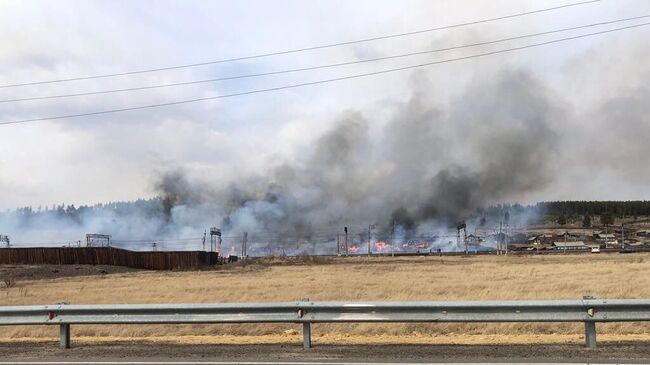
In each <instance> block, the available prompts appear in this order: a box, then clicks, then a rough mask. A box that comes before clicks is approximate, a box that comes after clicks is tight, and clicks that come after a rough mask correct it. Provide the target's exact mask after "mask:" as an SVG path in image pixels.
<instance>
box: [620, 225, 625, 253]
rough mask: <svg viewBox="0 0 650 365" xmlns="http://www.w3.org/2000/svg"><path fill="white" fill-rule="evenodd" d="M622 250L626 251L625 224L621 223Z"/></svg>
mask: <svg viewBox="0 0 650 365" xmlns="http://www.w3.org/2000/svg"><path fill="white" fill-rule="evenodd" d="M621 250H625V224H624V223H623V222H621Z"/></svg>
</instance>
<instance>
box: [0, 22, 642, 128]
mask: <svg viewBox="0 0 650 365" xmlns="http://www.w3.org/2000/svg"><path fill="white" fill-rule="evenodd" d="M647 25H650V23H641V24H635V25H629V26H626V27H621V28H614V29H608V30H604V31H599V32H593V33H587V34H582V35H578V36H572V37H565V38H559V39H555V40H551V41H546V42H540V43H533V44H529V45H525V46H520V47H513V48H506V49H502V50H497V51H491V52H485V53H477V54H474V55H469V56H464V57H458V58H450V59H446V60H441V61H433V62H426V63H420V64H416V65H410V66H403V67H397V68H390V69H385V70H381V71H374V72H368V73H363V74H356V75H349V76H343V77H337V78H331V79H324V80H317V81H311V82H303V83H298V84H292V85H284V86H278V87H272V88H266V89H257V90H249V91H243V92H238V93H232V94H223V95H216V96H209V97H204V98H196V99H188V100H180V101H173V102H167V103H160V104H149V105H141V106H135V107H128V108H120V109H109V110H102V111H97V112H88V113H79V114H67V115H58V116H52V117H39V118H32V119H22V120H13V121H8V122H0V125H8V124H21V123H30V122H38V121H45V120H56V119H69V118H77V117H86V116H93V115H101V114H112V113H120V112H126V111H133V110H142V109H152V108H159V107H163V106H172V105H180V104H189V103H196V102H200V101H207V100H216V99H225V98H231V97H235V96H243V95H251V94H260V93H265V92H271V91H279V90H286V89H294V88H298V87H304V86H312V85H318V84H325V83H329V82H335V81H343V80H350V79H356V78H361V77H368V76H375V75H380V74H386V73H392V72H397V71H404V70H409V69H414V68H421V67H426V66H432V65H439V64H443V63H450V62H455V61H462V60H468V59H473V58H480V57H485V56H491V55H495V54H500V53H507V52H513V51H519V50H523V49H528V48H534V47H540V46H545V45H549V44H554V43H560V42H565V41H569V40H575V39H580V38H586V37H591V36H595V35H601V34H606V33H613V32H617V31H621V30H626V29H632V28H639V27H643V26H647Z"/></svg>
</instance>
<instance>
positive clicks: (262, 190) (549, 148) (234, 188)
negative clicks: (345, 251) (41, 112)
mask: <svg viewBox="0 0 650 365" xmlns="http://www.w3.org/2000/svg"><path fill="white" fill-rule="evenodd" d="M429 87H430V85H429V84H428V83H426V82H425V83H422V82H418V83H416V86H414V89H413V94H412V96H411V97H410V99H409V100H408V101H406V102H405V103H403V104H399V105H397V107H396V109H395V110H394V112H393V115H392V117H391V118H390V120H389V121H388V123H387V124H385V125H384V126H382V127H381V128H380V129H379V133H378V134H376V135H375V134H373V133H372V132H371V129H372V128H371V127H372V125H373V121H372V120H368V119H367V118H366V117H365V116H364V115H363V113H361V112H356V111H348V112H345V113H343V114H342V115H341V116H339V117H338V120H337V122H336V123H335V124H334V126H333V128H332V129H330V130H328V131H327V132H326V133H324V134H323V135H322V136H321V137H319V138H318V139H317V140H316V141H315V145H314V146H313V151H312V153H311V154H310V155H308V156H306V157H304V158H301V159H298V160H296V161H292V162H282V163H278V164H277V166H272V167H271V168H270V169H269V171H268V173H266V174H259V175H255V176H244V177H241V178H238V179H234V180H233V181H231V182H230V183H229V184H228V185H226V186H223V187H220V188H218V187H217V186H218V185H217V184H211V183H210V181H209V180H208V181H205V180H203V181H195V182H190V181H189V179H191V178H192V177H190V175H191V174H189V173H186V172H182V171H179V170H174V171H171V172H167V173H165V174H163V175H162V176H161V178H160V182H159V183H158V187H159V188H160V195H161V196H162V197H163V201H164V202H165V205H166V206H167V205H169V208H170V209H169V210H170V212H171V214H172V219H175V217H174V213H175V212H174V210H175V209H179V210H182V211H187V210H188V209H189V210H192V209H194V208H196V209H197V211H201V212H205V210H206V205H207V206H209V207H210V206H211V207H212V208H211V209H209V210H212V211H213V214H214V215H213V218H212V222H218V221H220V222H221V224H222V225H223V226H225V227H226V228H227V229H229V230H233V231H237V232H241V231H270V232H274V233H279V234H285V235H289V234H297V235H305V236H308V235H311V234H314V233H315V232H316V231H318V229H321V228H323V227H338V228H339V229H340V227H343V226H344V225H353V226H362V225H364V224H366V225H367V224H368V223H375V222H376V223H378V224H380V225H388V224H390V223H391V221H392V220H397V221H398V224H408V225H409V226H423V227H429V228H431V227H438V226H444V225H447V224H449V223H452V222H455V221H456V220H458V219H462V218H464V217H465V216H467V215H469V214H471V213H473V212H474V211H476V209H478V208H481V207H485V206H486V205H488V204H491V203H495V202H501V201H504V200H508V199H516V198H517V197H519V196H523V195H525V194H527V193H529V192H532V191H537V190H539V189H542V188H544V187H545V186H547V184H548V183H549V181H550V180H551V176H552V175H553V173H554V169H553V164H552V163H551V161H552V160H553V154H554V153H555V151H556V149H557V146H558V143H559V137H558V134H557V133H556V132H555V131H554V129H553V127H552V125H553V122H556V121H561V120H563V119H565V118H567V111H566V110H565V108H563V107H562V106H561V105H562V103H560V102H559V101H558V100H557V98H556V97H555V96H554V95H553V94H552V93H551V92H550V91H549V90H547V89H546V88H545V87H544V86H543V85H542V84H541V82H540V81H539V80H536V79H535V78H534V77H533V76H532V75H531V74H530V73H529V72H526V71H523V70H505V71H502V72H500V73H498V74H496V75H494V76H492V77H487V78H485V79H482V80H476V82H475V83H473V84H472V85H471V87H469V89H468V90H466V91H465V92H464V93H462V94H461V95H459V96H458V97H457V99H456V100H454V101H453V102H452V103H451V104H450V105H449V106H448V107H447V108H445V107H444V106H442V105H437V104H436V102H435V101H434V100H431V98H430V95H429V93H428V88H429ZM199 221H200V220H199Z"/></svg>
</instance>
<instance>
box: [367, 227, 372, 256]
mask: <svg viewBox="0 0 650 365" xmlns="http://www.w3.org/2000/svg"><path fill="white" fill-rule="evenodd" d="M371 230H372V224H369V225H368V257H370V233H371Z"/></svg>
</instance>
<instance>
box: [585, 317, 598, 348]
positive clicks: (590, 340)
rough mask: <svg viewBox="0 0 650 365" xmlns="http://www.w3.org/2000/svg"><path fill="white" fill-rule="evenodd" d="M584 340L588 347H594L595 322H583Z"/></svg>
mask: <svg viewBox="0 0 650 365" xmlns="http://www.w3.org/2000/svg"><path fill="white" fill-rule="evenodd" d="M585 342H586V344H587V347H588V348H590V349H594V348H596V322H585Z"/></svg>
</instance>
